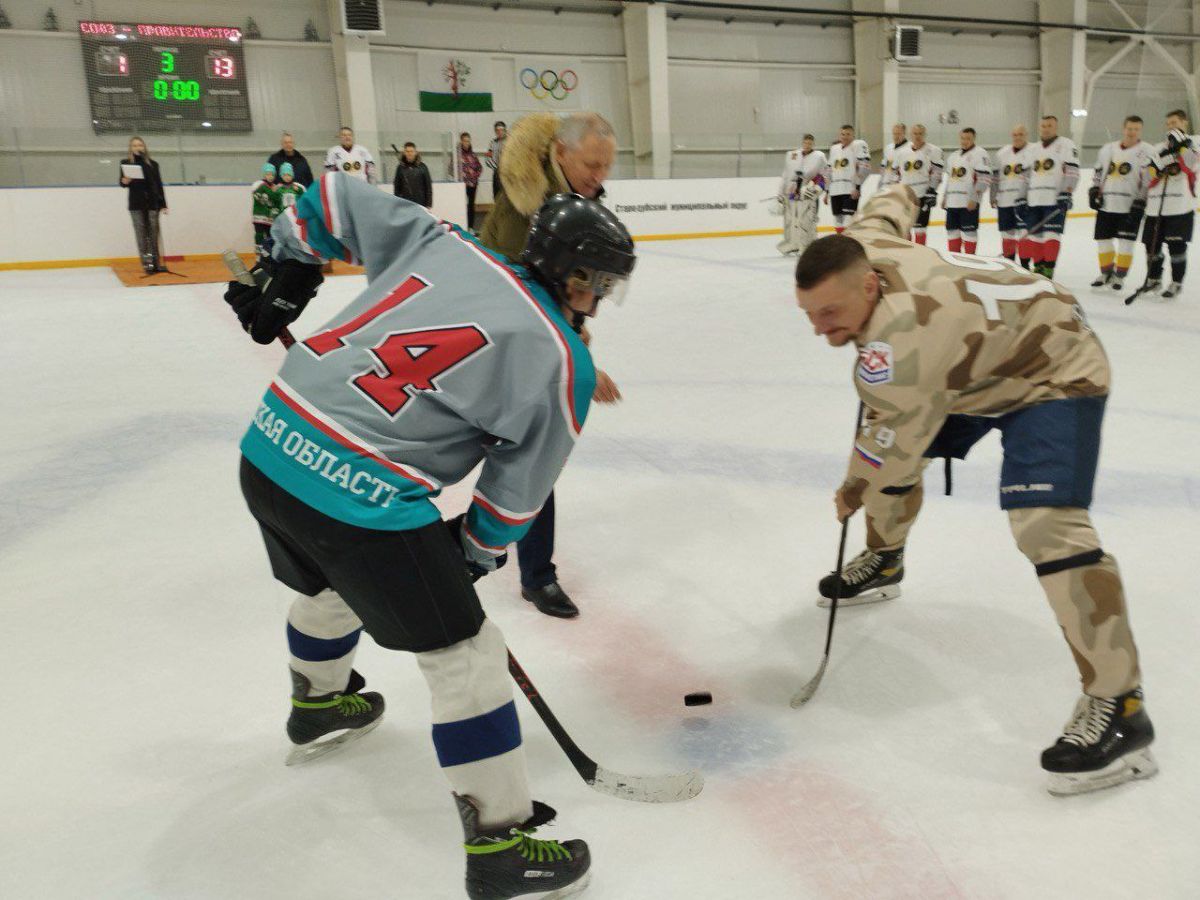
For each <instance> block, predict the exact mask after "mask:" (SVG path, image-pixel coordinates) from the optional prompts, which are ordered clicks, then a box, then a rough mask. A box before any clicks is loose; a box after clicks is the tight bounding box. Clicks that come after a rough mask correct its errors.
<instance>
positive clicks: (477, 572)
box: [446, 513, 508, 584]
mask: <svg viewBox="0 0 1200 900" xmlns="http://www.w3.org/2000/svg"><path fill="white" fill-rule="evenodd" d="M466 520H467V514H466V513H462V514H460V515H457V516H455V517H454V518H453V519H447V520H446V528H447V529H448V530H449V531H450V539H451V540H453V541H454V546H455V547H457V548H458V552H459V553H461V554H462V555H463V562H464V563H466V565H467V574H468V575H469V576H470V578H471V583H472V584H474V583H475V582H476V581H478V580H479V579H480V578H482V577H483V576H484V575H490V574H491V573H492V572H494V571H495V569H485V568H484V567H483V566H481V565H480V564H479V563H477V562H475V561H474V560H473V559H471V557H469V556H467V551H466V549H465V548H464V547H463V533H462V532H463V524H464V523H465V522H466ZM506 562H508V554H507V553H501V554H500V555H499V556H497V557H496V569H500V568H503V567H504V564H505V563H506Z"/></svg>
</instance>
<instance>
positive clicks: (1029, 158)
mask: <svg viewBox="0 0 1200 900" xmlns="http://www.w3.org/2000/svg"><path fill="white" fill-rule="evenodd" d="M1032 173H1033V145H1032V144H1026V145H1025V146H1024V147H1022V148H1021V149H1020V150H1016V149H1014V148H1013V145H1012V144H1007V145H1005V146H1003V147H1001V148H1000V149H999V150H997V151H996V164H995V165H994V166H993V167H992V206H994V207H996V209H1001V208H1005V209H1007V208H1008V207H1010V206H1016V205H1018V204H1020V203H1024V202H1025V197H1026V195H1027V194H1028V193H1029V176H1030V175H1031V174H1032Z"/></svg>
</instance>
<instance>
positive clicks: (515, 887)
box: [454, 794, 592, 900]
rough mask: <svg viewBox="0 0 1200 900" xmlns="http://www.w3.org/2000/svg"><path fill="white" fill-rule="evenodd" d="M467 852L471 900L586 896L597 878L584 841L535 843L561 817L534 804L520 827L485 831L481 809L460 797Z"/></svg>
mask: <svg viewBox="0 0 1200 900" xmlns="http://www.w3.org/2000/svg"><path fill="white" fill-rule="evenodd" d="M454 801H455V803H457V804H458V814H459V817H460V818H461V819H462V826H463V849H464V850H466V851H467V896H468V897H470V898H471V900H509V898H512V897H524V898H526V900H552V898H558V897H570V896H573V895H575V894H578V893H580V892H581V891H583V889H584V888H586V887H587V883H588V881H589V879H590V877H591V872H590V871H589V868H590V867H591V864H592V858H591V855H590V854H589V853H588V846H587V844H586V843H585V842H583V841H581V840H571V841H564V842H563V843H561V844H560V843H559V842H558V841H544V840H539V839H537V838H535V837H532V834H533V832H534V831H536V830H537V829H538V827H540V826H542V825H545V824H547V823H548V822H550V821H552V820H553V819H554V817H555V815H556V813H555V812H554V810H553V809H551V808H550V807H549V806H547V805H546V804H545V803H539V802H538V801H536V800H535V801H534V802H533V815H532V816H531V817H530V818H529V819H528V821H525V822H522V823H520V824H518V825H510V826H505V827H502V828H493V829H490V830H488V831H481V830H480V828H479V808H478V807H477V806H476V805H475V803H474V801H472V800H471V798H470V797H461V796H459V795H458V794H455V795H454Z"/></svg>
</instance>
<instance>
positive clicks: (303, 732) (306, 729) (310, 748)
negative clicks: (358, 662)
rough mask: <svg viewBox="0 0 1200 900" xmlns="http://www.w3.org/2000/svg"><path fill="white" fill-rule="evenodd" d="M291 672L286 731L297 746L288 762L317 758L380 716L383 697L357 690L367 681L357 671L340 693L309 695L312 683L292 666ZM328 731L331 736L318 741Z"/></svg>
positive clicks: (363, 730)
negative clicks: (289, 707) (289, 710)
mask: <svg viewBox="0 0 1200 900" xmlns="http://www.w3.org/2000/svg"><path fill="white" fill-rule="evenodd" d="M291 672H292V714H291V715H290V716H288V721H287V734H288V737H289V738H291V741H292V743H293V744H295V745H296V746H295V747H293V748H292V752H291V753H289V754H288V758H287V765H289V766H294V765H296V764H297V763H305V762H311V761H312V760H314V759H320V758H321V757H322V756H325V755H326V754H328V753H332V752H333V751H334V750H337V749H338V748H340V747H341V746H342V745H343V744H347V743H349V742H350V741H353V740H357V739H358V738H360V737H362V736H363V735H364V734H367V733H368V732H369V731H371V729H373V728H374V727H375V726H376V725H378V724H379V721H380V719H382V718H383V709H384V703H383V696H382V695H381V694H377V693H375V692H374V691H368V692H367V693H365V694H361V693H359V691H360V690H361V689H362V688H363V687H365V686H366V683H367V682H366V681H365V680H364V679H363V677H362V676H361V675H359V674H358V672H355V671H353V670H351V672H350V683H349V684H348V685H346V689H345V691H343V692H342V693H340V694H337V693H335V694H322V695H321V696H319V697H310V696H308V691H309V688H310V687H312V684H311V683H310V682H309V680H308V679H307V678H305V677H304V676H303V675H301V674H300V673H299V672H297V671H296V670H295V669H293V670H291ZM335 732H336V734H335ZM329 734H332V735H334V736H333V737H331V738H329V739H328V740H324V741H322V740H320V738H323V737H325V736H326V735H329Z"/></svg>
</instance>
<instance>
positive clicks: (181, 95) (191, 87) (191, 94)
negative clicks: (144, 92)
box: [154, 78, 200, 100]
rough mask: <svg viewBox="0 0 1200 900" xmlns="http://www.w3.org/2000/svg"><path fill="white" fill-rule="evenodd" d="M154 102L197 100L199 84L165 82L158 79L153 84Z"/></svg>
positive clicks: (193, 82)
mask: <svg viewBox="0 0 1200 900" xmlns="http://www.w3.org/2000/svg"><path fill="white" fill-rule="evenodd" d="M154 99H155V100H167V99H171V100H199V99H200V82H198V81H166V80H164V79H162V78H160V79H159V80H158V81H156V82H154Z"/></svg>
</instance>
